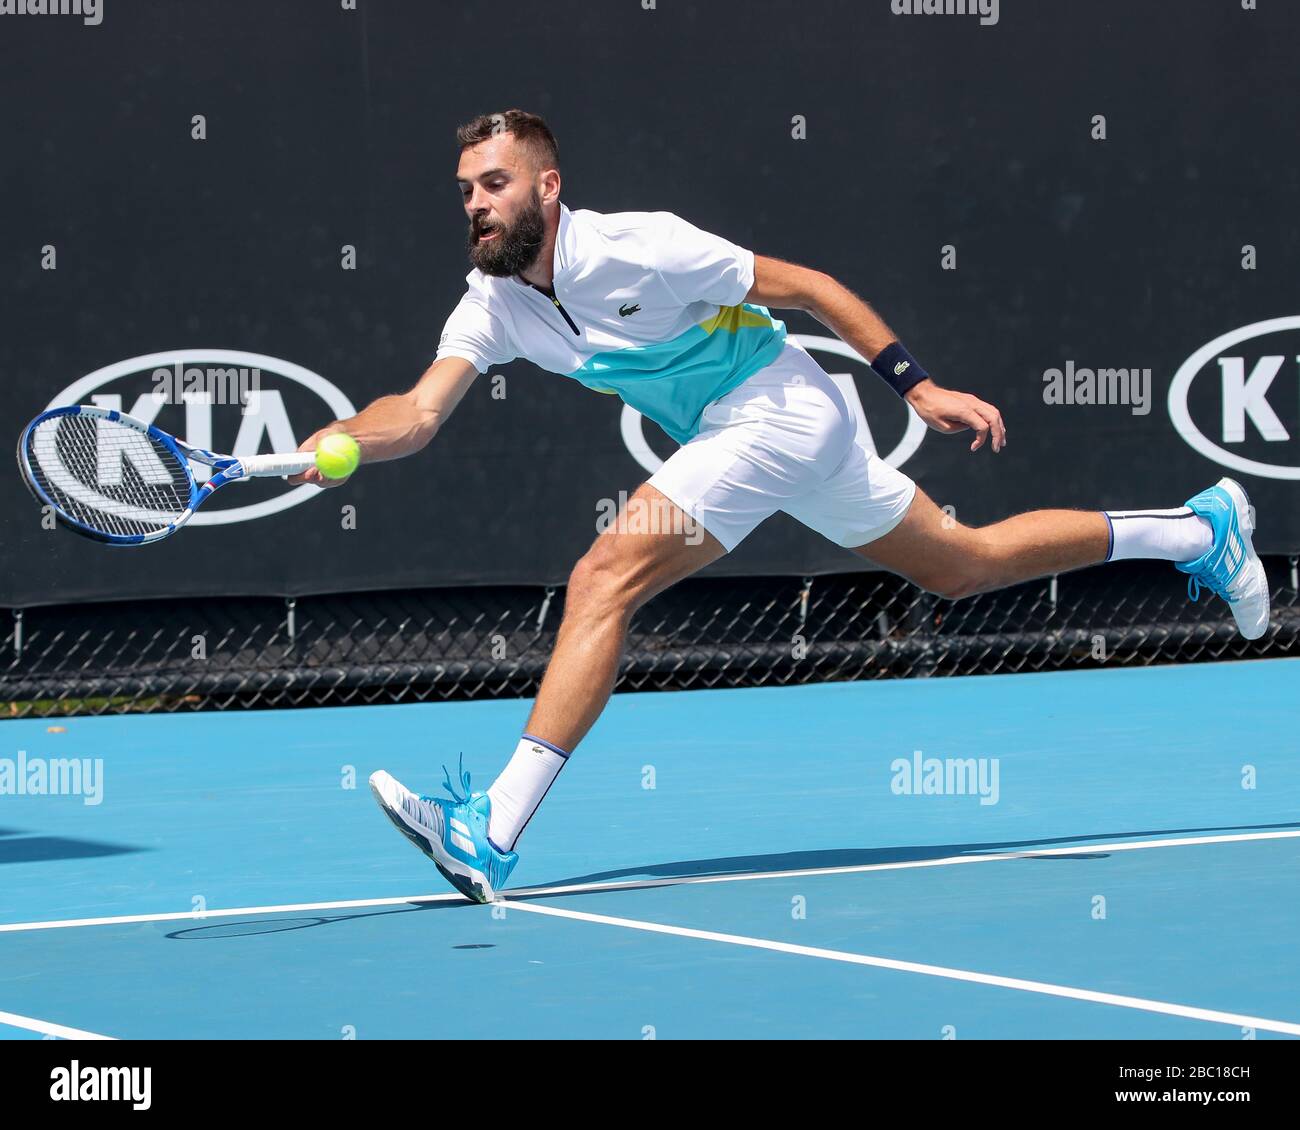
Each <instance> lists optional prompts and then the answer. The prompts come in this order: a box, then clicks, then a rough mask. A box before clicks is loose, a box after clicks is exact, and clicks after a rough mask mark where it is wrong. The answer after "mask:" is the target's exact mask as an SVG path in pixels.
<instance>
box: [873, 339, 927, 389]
mask: <svg viewBox="0 0 1300 1130" xmlns="http://www.w3.org/2000/svg"><path fill="white" fill-rule="evenodd" d="M871 368H872V370H873V371H874V372H875V374H876V376H878V377H879V378H880V379H881V380H882V381H884V382H885V383H886V384H887V385H889V387H890V388H892V389H893V390H894V391H895V392H896V393H898V395H899V396H902V395H903V394H904V393H905V392H907V390H908V389H910V388H911V387H912V386H913V385H919V384H920V383H921V382H922V381H924V380H927V379H929V376H930V374H929V373H927V372H926V371H925V370H924V369H922V368H921V366H920V364H918V363H917V360H916V358H915V357H913V356H912V355H911V354H910V353H908V351H907V350H906V349H904V348H903V347H902V346H901V345H900V344H899V343H898V342H894V343H893V344H892V345H887V346H885V348H884V349H882V350H881V351H880V354H879V356H877V357H876V359H875V360H874V361H872V362H871Z"/></svg>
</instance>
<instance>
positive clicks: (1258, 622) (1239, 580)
mask: <svg viewBox="0 0 1300 1130" xmlns="http://www.w3.org/2000/svg"><path fill="white" fill-rule="evenodd" d="M1187 506H1188V508H1189V509H1190V510H1191V511H1192V512H1193V513H1194V514H1198V515H1200V517H1202V518H1204V519H1205V520H1206V521H1207V522H1209V523H1210V525H1211V526H1212V527H1213V529H1214V545H1212V546H1211V547H1210V548H1209V549H1208V550H1207V551H1206V552H1205V553H1203V554H1202V555H1201V556H1200V557H1198V558H1196V559H1195V560H1194V561H1184V562H1180V563H1179V565H1178V568H1179V569H1180V570H1181V571H1182V572H1184V573H1190V574H1191V576H1190V577H1189V578H1188V581H1187V595H1188V596H1189V597H1191V598H1192V600H1194V601H1195V600H1197V599H1199V598H1200V595H1201V589H1202V588H1203V587H1204V588H1207V589H1209V590H1210V591H1211V592H1213V593H1215V594H1217V595H1218V596H1221V597H1223V599H1224V600H1226V601H1227V602H1228V607H1229V608H1231V609H1232V616H1233V619H1235V620H1236V621H1237V627H1238V628H1239V629H1240V630H1241V634H1242V635H1243V636H1245V637H1246V638H1247V639H1248V640H1257V639H1259V637H1260V636H1262V635H1263V634H1264V632H1265V631H1267V629H1268V612H1269V591H1268V577H1267V575H1266V574H1265V573H1264V563H1263V562H1262V561H1260V559H1259V554H1257V553H1256V552H1255V547H1254V545H1253V544H1252V543H1251V534H1253V533H1254V532H1255V508H1254V507H1253V506H1251V504H1250V499H1249V498H1247V497H1246V492H1245V490H1244V489H1243V488H1242V486H1241V484H1240V483H1239V482H1237V481H1236V480H1235V479H1227V478H1224V479H1220V480H1219V481H1218V482H1217V483H1216V484H1215V485H1214V486H1212V487H1207V488H1206V489H1205V490H1203V491H1201V493H1200V494H1198V495H1196V496H1195V497H1193V498H1189V499H1188V500H1187Z"/></svg>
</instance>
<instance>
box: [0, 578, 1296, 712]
mask: <svg viewBox="0 0 1300 1130" xmlns="http://www.w3.org/2000/svg"><path fill="white" fill-rule="evenodd" d="M1266 565H1267V568H1268V572H1269V577H1270V580H1271V581H1272V586H1273V615H1272V621H1271V624H1270V626H1269V630H1268V633H1267V634H1266V635H1265V636H1264V638H1263V639H1261V640H1257V641H1254V642H1248V641H1246V640H1243V639H1242V638H1241V637H1240V636H1239V635H1238V633H1237V631H1236V628H1235V627H1234V625H1233V623H1232V619H1231V616H1230V614H1229V612H1228V610H1227V608H1226V606H1225V605H1224V604H1223V602H1222V601H1219V600H1217V599H1210V598H1209V597H1208V594H1206V595H1203V596H1202V598H1201V601H1200V602H1199V603H1197V604H1192V603H1190V602H1189V601H1188V599H1187V595H1186V592H1185V587H1184V585H1185V581H1184V578H1183V577H1182V575H1181V574H1179V573H1177V572H1175V571H1174V570H1173V569H1172V568H1171V567H1170V566H1168V565H1164V564H1162V563H1158V562H1125V563H1121V564H1114V565H1108V566H1105V567H1102V568H1094V569H1088V570H1083V571H1080V572H1077V573H1069V574H1065V575H1063V576H1060V577H1058V578H1049V579H1045V580H1041V581H1035V582H1031V583H1029V584H1024V585H1019V586H1017V587H1015V588H1012V589H1006V590H1003V591H1001V592H998V593H991V594H987V595H983V596H976V597H971V598H968V599H966V600H961V601H949V600H941V599H939V598H937V597H933V596H930V595H928V594H926V593H922V592H920V591H918V590H917V589H916V588H915V587H913V586H912V585H909V584H908V583H906V582H905V581H902V580H901V579H899V578H897V577H894V576H893V575H891V574H887V573H854V574H845V575H836V576H821V577H816V578H797V577H769V578H757V579H726V580H706V579H696V580H691V581H686V582H684V583H682V584H680V585H678V586H676V587H675V588H673V589H671V590H669V591H668V592H667V593H664V594H663V595H662V596H659V597H657V598H656V599H655V600H653V601H651V602H650V603H649V604H647V605H646V606H645V608H643V609H642V610H641V611H640V612H639V613H638V614H637V615H636V617H635V618H634V620H633V622H632V627H631V631H630V636H629V641H628V650H627V654H626V655H625V657H624V659H623V663H622V667H621V670H620V675H619V680H618V684H617V686H618V689H619V690H625V691H628V690H671V689H692V688H702V687H742V686H765V685H773V684H786V683H807V682H827V681H834V680H850V679H874V678H907V677H925V676H940V675H974V674H996V673H1006V672H1017V671H1043V670H1053V669H1062V668H1074V667H1101V666H1117V665H1130V664H1152V663H1171V662H1179V663H1187V662H1198V661H1206V660H1216V659H1217V660H1226V659H1240V658H1257V657H1263V656H1282V655H1295V654H1297V653H1298V651H1297V637H1298V636H1300V598H1298V596H1297V565H1296V559H1295V558H1271V559H1268V560H1267V561H1266ZM563 601H564V593H563V590H562V589H545V590H543V589H536V588H518V587H513V588H473V589H457V590H445V589H441V590H421V591H403V592H381V593H360V594H350V595H331V596H314V597H300V598H298V599H297V600H287V601H286V600H282V599H278V598H222V599H209V600H185V601H151V602H146V603H130V604H126V603H124V604H87V605H71V606H57V607H47V608H32V609H27V610H13V611H11V612H10V613H9V614H8V635H7V636H6V637H5V639H4V641H3V644H2V645H0V646H2V647H3V655H2V657H0V712H2V713H3V716H4V717H11V718H23V717H46V716H54V715H62V714H104V713H122V712H140V711H144V712H150V711H174V710H222V709H232V708H238V709H248V708H272V707H289V706H307V705H311V706H318V705H345V704H359V703H392V702H419V701H430V700H444V699H476V698H496V697H511V696H522V695H530V694H532V693H533V692H535V691H536V689H537V687H538V684H539V683H540V681H541V677H542V673H543V672H544V671H545V668H546V662H547V659H548V657H549V655H550V652H551V648H552V647H553V646H554V643H555V633H556V629H557V628H558V626H559V622H560V617H561V613H562V611H563Z"/></svg>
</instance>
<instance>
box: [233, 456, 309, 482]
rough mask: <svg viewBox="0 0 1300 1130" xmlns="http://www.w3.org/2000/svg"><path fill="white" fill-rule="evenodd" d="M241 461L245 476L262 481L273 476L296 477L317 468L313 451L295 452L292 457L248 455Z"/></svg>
mask: <svg viewBox="0 0 1300 1130" xmlns="http://www.w3.org/2000/svg"><path fill="white" fill-rule="evenodd" d="M239 461H240V463H242V464H243V466H244V474H246V475H248V476H249V477H250V478H254V479H260V478H270V477H271V476H273V475H296V474H298V473H299V472H300V471H305V470H307V468H308V467H314V466H316V455H315V453H314V452H311V451H295V452H294V453H293V454H291V455H246V456H244V457H242V458H241V459H240V460H239Z"/></svg>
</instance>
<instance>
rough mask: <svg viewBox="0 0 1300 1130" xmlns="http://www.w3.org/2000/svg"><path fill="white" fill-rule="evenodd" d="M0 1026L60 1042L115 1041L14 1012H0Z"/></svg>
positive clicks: (107, 1037)
mask: <svg viewBox="0 0 1300 1130" xmlns="http://www.w3.org/2000/svg"><path fill="white" fill-rule="evenodd" d="M0 1024H7V1025H8V1026H9V1027H10V1028H23V1029H26V1030H27V1031H28V1032H39V1033H40V1034H41V1035H42V1036H58V1037H59V1039H60V1040H115V1039H117V1037H116V1036H101V1035H100V1034H99V1033H98V1032H83V1031H82V1030H81V1029H80V1028H66V1027H64V1026H63V1025H62V1024H51V1023H50V1022H49V1021H48V1020H36V1019H34V1018H32V1017H30V1016H19V1015H18V1014H17V1013H16V1012H0Z"/></svg>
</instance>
